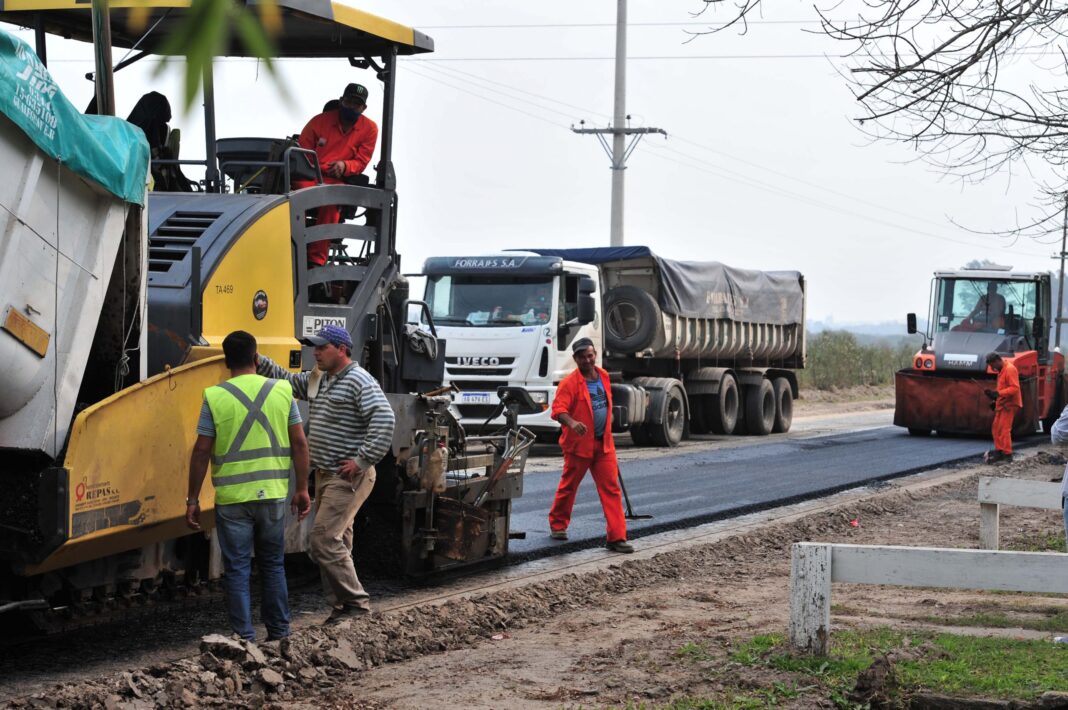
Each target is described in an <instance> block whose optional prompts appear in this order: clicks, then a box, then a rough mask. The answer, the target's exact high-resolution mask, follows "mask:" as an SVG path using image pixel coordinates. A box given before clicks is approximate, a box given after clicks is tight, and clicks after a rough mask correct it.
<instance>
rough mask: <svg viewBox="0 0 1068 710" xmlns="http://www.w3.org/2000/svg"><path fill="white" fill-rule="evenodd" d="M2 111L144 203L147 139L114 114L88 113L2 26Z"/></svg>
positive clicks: (62, 156) (75, 167)
mask: <svg viewBox="0 0 1068 710" xmlns="http://www.w3.org/2000/svg"><path fill="white" fill-rule="evenodd" d="M0 112H3V114H4V115H5V116H7V117H8V118H9V119H11V120H12V121H13V122H14V123H15V124H16V125H17V126H18V127H19V128H21V129H22V130H23V132H24V133H25V134H26V135H27V136H29V138H30V140H32V141H33V142H34V143H35V144H37V147H38V148H40V149H41V150H42V151H44V152H45V153H47V154H48V155H50V156H52V157H53V158H54V159H56V160H58V161H60V162H62V163H63V165H64V166H65V167H66V168H67V169H68V170H71V171H73V172H75V173H77V174H79V175H82V176H84V177H86V178H88V179H89V180H92V181H93V182H96V183H98V184H100V185H101V186H102V187H104V188H105V189H106V190H107V191H108V192H110V193H112V194H113V195H115V196H116V197H120V198H122V199H123V200H125V201H126V202H132V203H134V204H137V205H144V204H145V180H146V178H147V176H148V141H147V140H146V139H145V134H144V132H143V131H142V130H141V129H140V128H138V127H137V126H134V125H132V124H130V123H127V122H126V121H124V120H122V119H121V118H115V117H114V116H86V115H84V114H82V113H81V112H80V111H78V110H77V109H76V108H74V105H73V104H71V102H70V101H68V100H67V97H66V96H64V95H63V93H62V92H61V91H60V90H59V87H58V86H57V85H56V82H55V81H54V80H53V79H52V75H51V74H49V73H48V69H46V68H45V66H44V64H42V63H41V60H40V59H39V58H38V57H37V53H36V52H34V51H33V49H32V48H31V47H30V46H29V45H28V44H26V43H25V42H23V41H22V40H20V39H19V38H17V37H15V36H13V35H10V34H8V33H7V32H3V31H0Z"/></svg>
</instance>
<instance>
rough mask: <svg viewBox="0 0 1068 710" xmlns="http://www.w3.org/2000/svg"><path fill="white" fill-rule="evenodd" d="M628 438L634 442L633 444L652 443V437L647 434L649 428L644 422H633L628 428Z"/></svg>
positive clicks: (647, 444) (643, 444) (645, 444)
mask: <svg viewBox="0 0 1068 710" xmlns="http://www.w3.org/2000/svg"><path fill="white" fill-rule="evenodd" d="M630 440H631V441H633V442H634V445H635V446H649V445H650V444H652V443H653V439H652V437H650V436H649V429H648V428H647V427H646V425H645V424H635V425H634V426H632V427H631V428H630Z"/></svg>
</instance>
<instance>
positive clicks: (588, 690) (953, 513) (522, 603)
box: [11, 452, 1064, 710]
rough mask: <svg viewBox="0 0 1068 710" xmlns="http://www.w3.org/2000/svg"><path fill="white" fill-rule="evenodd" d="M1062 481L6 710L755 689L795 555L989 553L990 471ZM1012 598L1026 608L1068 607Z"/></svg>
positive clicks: (1018, 529) (1029, 468) (852, 512)
mask: <svg viewBox="0 0 1068 710" xmlns="http://www.w3.org/2000/svg"><path fill="white" fill-rule="evenodd" d="M1062 468H1063V459H1062V458H1059V457H1057V456H1055V455H1051V454H1048V453H1045V452H1043V453H1040V454H1038V455H1034V456H1030V457H1029V458H1028V459H1026V460H1022V461H1018V462H1017V463H1014V464H1010V465H1003V466H998V467H995V468H993V469H991V468H986V469H976V470H973V471H964V472H956V473H955V474H953V476H952V478H953V480H952V481H951V482H948V483H945V484H943V485H939V486H936V487H929V488H927V489H926V490H923V491H922V492H919V493H914V492H911V491H909V490H902V489H901V488H900V486H898V485H893V486H888V487H885V488H884V489H883V490H881V491H879V492H873V493H872V494H871V495H870V496H867V497H866V498H865V499H863V500H860V501H853V502H849V503H845V504H843V505H842V506H841V507H839V508H837V509H832V510H826V511H822V512H817V513H813V514H810V515H807V516H805V517H802V518H800V519H795V520H791V521H789V522H783V523H778V524H771V525H767V526H765V527H763V528H761V529H759V530H757V531H756V532H752V533H749V534H745V535H734V536H732V537H727V538H725V539H721V540H718V541H716V542H714V543H706V544H696V545H690V546H678V547H676V548H674V549H672V550H670V551H668V552H664V553H661V554H657V555H655V556H651V557H648V558H646V559H637V560H621V561H619V562H618V563H615V564H611V565H607V566H605V565H602V566H601V567H600V568H598V569H595V570H593V571H590V572H584V573H580V574H564V575H562V576H557V577H555V578H552V579H548V580H545V581H539V582H536V583H531V584H526V585H521V586H515V587H512V588H508V589H504V590H502V591H496V592H493V593H488V594H478V595H475V596H471V597H468V598H463V599H455V600H451V601H447V602H445V603H440V604H429V603H428V604H424V605H420V606H416V607H413V608H407V609H403V610H398V611H393V612H385V613H375V614H372V615H371V616H369V617H366V618H361V619H358V620H355V621H352V622H346V623H344V624H341V625H339V626H336V627H332V628H322V627H318V626H312V627H309V628H305V629H302V630H300V631H299V632H297V633H296V634H295V635H294V638H293V640H292V643H291V645H290V647H289V648H288V649H280V648H277V647H272V646H271V645H270V644H264V645H262V646H261V647H260V648H254V647H247V646H242V645H240V644H237V643H233V642H228V641H227V640H226V639H224V638H221V637H220V638H214V639H208V640H206V641H204V642H203V643H202V653H200V654H199V655H196V654H191V655H189V656H188V657H186V658H182V659H179V660H176V661H170V662H159V663H154V664H148V665H146V666H144V667H137V668H128V670H127V671H126V672H112V673H108V674H105V675H94V676H93V677H92V678H85V679H79V680H74V681H68V682H65V683H61V684H59V685H57V686H55V687H53V688H52V689H50V690H49V691H47V692H44V693H37V694H34V695H33V696H31V697H26V698H21V699H17V700H13V701H11V705H12V706H14V707H108V708H120V707H128V708H142V707H143V708H148V707H179V706H181V707H188V706H192V705H199V706H209V705H215V706H225V707H259V706H264V705H267V706H272V707H283V706H284V707H308V708H312V707H316V708H324V707H338V708H385V707H390V708H393V707H396V708H425V707H463V708H467V709H469V710H470V709H474V708H503V707H531V708H559V707H569V706H579V705H581V706H586V707H591V706H592V707H604V706H620V705H625V704H628V703H631V704H633V705H637V704H641V703H646V704H651V705H654V706H655V705H658V704H662V703H666V702H668V701H669V700H670V699H672V698H679V697H694V696H699V697H718V695H719V694H721V693H723V692H725V688H727V687H728V685H729V686H730V687H736V686H737V683H738V682H743V683H744V682H751V683H756V682H758V679H756V678H752V679H749V680H747V679H746V678H745V672H743V671H741V670H739V669H734V672H733V673H732V674H730V676H729V677H727V676H725V675H724V674H723V673H719V672H715V669H716V668H719V667H722V666H723V663H722V660H723V659H724V658H725V657H726V654H727V653H728V652H729V650H730V648H731V646H732V644H734V643H737V642H738V641H739V640H741V639H745V638H748V637H750V636H752V635H753V634H755V633H762V632H768V631H776V632H781V631H783V629H784V628H785V624H786V617H787V596H786V595H787V591H786V589H787V586H788V585H787V580H788V574H789V546H790V544H791V543H793V542H795V541H798V540H825V541H835V542H855V543H880V544H909V545H938V546H950V547H976V546H977V543H978V505H977V504H976V502H975V500H976V485H977V484H976V477H977V476H978V474H979V473H984V474H989V473H990V472H991V471H992V470H993V471H996V472H997V473H999V474H1002V475H1012V476H1017V477H1027V478H1036V479H1044V480H1049V479H1053V478H1059V476H1060V474H1061V470H1062ZM854 523H855V524H854ZM1001 524H1002V537H1003V541H1004V544H1005V545H1006V546H1012V545H1024V546H1026V545H1027V544H1028V541H1029V540H1035V539H1042V538H1044V537H1048V536H1049V535H1051V534H1056V533H1057V532H1058V531H1059V530H1060V516H1059V515H1058V514H1057V513H1056V512H1055V511H1034V510H1026V509H1015V508H1005V509H1004V511H1003V514H1002V521H1001ZM1010 596H1011V599H1012V600H1013V603H1017V602H1019V603H1026V602H1027V600H1036V602H1035V603H1041V604H1043V605H1048V604H1050V603H1064V600H1060V601H1052V602H1051V599H1052V598H1044V597H1041V596H1036V595H1026V596H1024V595H1018V596H1017V595H1010ZM1005 597H1006V595H989V594H982V593H972V594H962V593H956V592H954V593H946V594H943V593H941V592H933V591H932V590H899V589H893V588H881V587H853V586H850V585H838V586H837V587H836V589H835V603H836V609H841V610H843V613H841V614H836V616H835V619H834V622H833V623H834V624H835V625H845V624H851V625H865V624H871V623H880V624H882V623H886V620H887V619H897V620H898V621H900V622H901V623H918V622H915V621H912V620H910V618H909V614H908V613H905V612H908V611H911V613H912V615H913V616H914V610H915V609H916V608H927V609H930V610H933V613H934V614H936V615H937V614H938V613H941V611H940V610H949V609H952V608H953V605H954V604H958V605H959V604H987V605H990V604H996V603H999V602H1003V601H1004V599H1005ZM924 599H933V600H934V601H933V602H926V603H925V602H924V601H923V600H924ZM976 600H978V601H976ZM938 604H942V606H941V607H939V606H938ZM895 615H896V616H895ZM901 617H905V618H901ZM1001 632H1002V633H1004V631H1003V630H1002V631H1001ZM687 642H694V643H701V644H703V645H704V647H705V648H706V649H707V652H708V654H709V660H708V661H707V662H702V663H697V664H695V663H692V662H683V660H682V659H680V658H679V654H678V651H679V649H680V647H682V646H683V644H685V643H687ZM717 654H719V656H718V657H719V662H718V665H717ZM824 700H825V699H821V698H815V697H806V696H804V695H802V696H800V697H799V698H796V699H794V700H793V701H791V702H792V703H793V704H794V706H796V707H817V706H820V704H821V703H822V702H823V701H824Z"/></svg>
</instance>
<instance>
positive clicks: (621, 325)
mask: <svg viewBox="0 0 1068 710" xmlns="http://www.w3.org/2000/svg"><path fill="white" fill-rule="evenodd" d="M659 322H660V307H659V306H657V305H656V301H655V300H654V299H653V297H652V296H651V295H650V294H648V293H646V292H645V291H643V290H641V289H640V288H638V287H637V286H616V287H615V288H614V289H612V290H610V291H609V292H608V293H606V294H605V297H604V323H605V329H604V342H605V345H606V346H607V347H608V349H609V350H615V351H619V352H624V353H632V352H638V351H639V350H644V349H645V348H647V347H649V343H651V342H653V336H655V335H656V330H657V326H658V325H659Z"/></svg>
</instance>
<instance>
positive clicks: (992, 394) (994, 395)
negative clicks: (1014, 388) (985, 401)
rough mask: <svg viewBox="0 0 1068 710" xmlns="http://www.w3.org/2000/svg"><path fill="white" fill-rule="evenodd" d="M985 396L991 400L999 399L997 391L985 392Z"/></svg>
mask: <svg viewBox="0 0 1068 710" xmlns="http://www.w3.org/2000/svg"><path fill="white" fill-rule="evenodd" d="M983 394H985V395H986V396H987V397H989V398H990V399H997V398H998V391H997V390H983Z"/></svg>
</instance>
